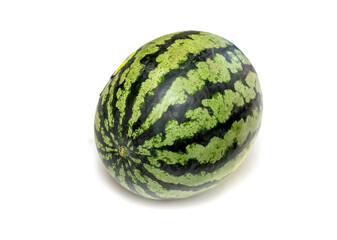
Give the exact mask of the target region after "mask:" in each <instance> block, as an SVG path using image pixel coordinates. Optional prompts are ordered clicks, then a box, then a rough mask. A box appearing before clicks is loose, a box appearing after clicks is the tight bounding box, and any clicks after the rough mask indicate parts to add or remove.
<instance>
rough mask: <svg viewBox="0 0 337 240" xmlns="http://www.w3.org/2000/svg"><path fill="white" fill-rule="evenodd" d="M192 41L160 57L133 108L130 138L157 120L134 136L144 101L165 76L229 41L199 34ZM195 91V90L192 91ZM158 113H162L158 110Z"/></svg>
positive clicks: (174, 46)
mask: <svg viewBox="0 0 337 240" xmlns="http://www.w3.org/2000/svg"><path fill="white" fill-rule="evenodd" d="M190 37H191V38H192V39H178V40H176V41H175V43H174V44H172V45H171V46H170V47H168V49H167V51H166V52H164V53H163V54H161V55H159V56H158V57H157V59H156V61H157V62H158V66H157V67H156V68H155V69H154V70H153V71H151V72H150V73H149V76H148V79H147V80H145V81H144V82H143V84H142V85H141V87H140V89H139V91H138V95H137V97H136V100H135V103H134V105H133V108H132V113H133V114H132V117H131V119H130V121H129V124H128V136H129V137H131V136H132V137H136V136H138V135H139V134H140V133H141V132H142V131H144V129H146V128H147V127H148V126H149V125H151V122H153V121H154V120H155V118H156V117H155V118H153V117H152V119H153V120H149V122H148V123H146V124H145V125H144V126H143V127H142V129H141V130H138V131H137V132H136V133H135V134H132V126H133V124H134V123H135V122H136V121H137V120H138V118H139V117H140V115H141V107H142V105H143V104H144V99H145V96H146V95H147V94H152V90H153V89H155V88H156V87H157V86H158V84H159V83H160V82H161V81H162V80H163V79H164V75H165V74H166V73H168V72H169V71H171V70H173V69H177V68H178V67H179V64H181V63H183V62H185V61H186V60H187V56H188V54H191V53H192V54H198V53H200V52H201V51H202V50H205V49H207V48H220V47H226V46H227V43H228V42H227V41H225V40H224V39H223V38H220V37H218V36H215V35H209V34H204V33H201V34H197V35H190ZM192 91H193V90H192ZM172 101H176V102H179V101H183V99H179V98H178V97H177V99H172ZM158 111H161V112H162V110H160V109H159V108H158Z"/></svg>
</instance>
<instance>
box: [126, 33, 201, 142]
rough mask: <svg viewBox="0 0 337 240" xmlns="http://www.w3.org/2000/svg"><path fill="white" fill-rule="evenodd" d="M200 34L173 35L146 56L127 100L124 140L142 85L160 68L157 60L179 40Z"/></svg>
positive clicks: (141, 61) (142, 60)
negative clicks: (152, 72)
mask: <svg viewBox="0 0 337 240" xmlns="http://www.w3.org/2000/svg"><path fill="white" fill-rule="evenodd" d="M199 33H200V32H197V31H188V32H181V33H178V34H175V35H173V36H172V37H171V38H170V39H168V40H166V41H165V43H164V44H160V45H157V47H159V50H158V51H157V52H155V53H152V54H147V55H146V56H144V57H143V58H142V59H141V60H140V63H141V64H143V65H144V67H143V69H142V70H141V71H140V72H141V74H140V75H139V76H138V78H137V80H136V82H135V83H133V84H132V86H131V92H130V94H129V95H128V97H127V99H126V109H125V117H124V119H123V122H122V129H123V138H124V139H127V129H128V122H129V120H130V118H131V116H132V106H133V104H134V102H135V99H136V97H137V95H138V91H139V89H140V86H141V85H142V83H143V82H144V81H145V80H147V79H148V76H149V73H150V72H151V71H152V70H154V69H155V68H156V67H157V66H158V62H157V61H156V58H157V57H158V56H159V55H161V54H163V53H164V52H166V51H167V49H168V47H170V46H171V45H172V44H174V43H175V41H177V40H178V39H190V35H192V34H199Z"/></svg>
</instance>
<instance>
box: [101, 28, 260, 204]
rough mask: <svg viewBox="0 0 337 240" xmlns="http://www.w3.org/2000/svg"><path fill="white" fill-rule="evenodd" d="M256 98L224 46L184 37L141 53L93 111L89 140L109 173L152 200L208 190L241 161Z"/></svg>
mask: <svg viewBox="0 0 337 240" xmlns="http://www.w3.org/2000/svg"><path fill="white" fill-rule="evenodd" d="M261 115H262V94H261V89H260V85H259V81H258V77H257V75H256V72H255V70H254V68H253V66H252V65H251V63H250V62H249V60H248V59H247V58H246V57H245V55H244V54H243V53H242V52H241V51H240V50H239V49H238V48H237V47H235V46H234V45H233V44H232V43H230V42H228V41H227V40H225V39H223V38H221V37H219V36H216V35H213V34H209V33H204V32H196V31H186V32H179V33H173V34H169V35H165V36H163V37H160V38H158V39H156V40H154V41H152V42H150V43H148V44H146V45H144V46H143V47H141V48H140V49H139V50H138V51H137V52H136V53H135V54H134V55H133V56H132V57H131V58H130V59H129V60H128V61H127V62H126V63H124V65H123V66H122V67H121V68H120V69H119V71H117V72H116V73H115V74H114V75H113V76H112V77H111V79H110V81H109V82H108V84H107V85H106V87H105V88H104V90H103V92H102V93H101V95H100V99H99V102H98V105H97V111H96V116H95V140H96V146H97V149H98V153H99V155H100V157H101V159H102V160H103V162H104V164H105V166H106V167H107V169H108V171H109V173H110V174H111V175H112V176H113V177H114V178H115V179H116V180H117V181H118V182H119V183H120V184H121V185H123V186H124V187H125V188H127V189H128V190H130V191H132V192H134V193H136V194H139V195H141V196H144V197H147V198H152V199H176V198H185V197H189V196H192V195H195V194H198V193H200V192H202V191H205V190H207V189H210V188H212V187H213V186H215V185H216V184H217V183H219V182H221V181H222V180H224V179H225V178H227V177H228V176H229V175H230V174H231V173H232V172H233V171H234V170H235V169H236V168H237V167H238V166H239V165H240V163H241V162H242V161H243V159H244V158H245V156H246V154H247V153H248V151H249V148H250V146H251V145H252V144H253V142H254V139H255V137H256V135H257V133H258V130H259V127H260V123H261Z"/></svg>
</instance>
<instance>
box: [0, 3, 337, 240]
mask: <svg viewBox="0 0 337 240" xmlns="http://www.w3.org/2000/svg"><path fill="white" fill-rule="evenodd" d="M333 3H334V1H327V0H321V1H296V0H291V1H286V0H284V1H213V0H207V1H183V0H180V1H174V0H171V1H145V0H143V1H130V0H129V1H71V0H67V1H61V0H59V1H36V0H31V1H1V3H0V114H1V118H0V148H1V149H0V239H3V240H7V239H337V230H336V227H337V207H336V203H337V196H336V192H337V187H336V183H337V174H336V171H337V163H336V162H337V157H336V134H337V129H336V124H337V123H336V120H337V119H336V114H335V112H336V108H337V106H336V103H337V94H336V87H337V84H336V81H337V77H336V74H337V65H336V63H337V58H336V54H337V47H336V44H337V38H336V35H335V33H336V23H337V17H336V6H334V5H333ZM181 30H201V31H207V32H211V33H215V34H217V35H220V36H223V37H225V38H227V39H228V40H230V41H232V42H233V43H234V44H236V45H237V46H238V47H239V48H240V49H241V50H242V51H243V52H244V53H245V54H246V55H247V56H248V58H249V59H250V60H251V62H252V63H253V65H254V67H255V69H256V71H257V73H258V75H259V78H260V82H261V85H262V90H263V94H264V115H263V122H262V127H261V130H260V134H259V137H258V139H257V142H256V144H255V145H254V147H253V148H252V150H251V152H250V154H249V155H248V158H247V160H246V161H245V162H244V163H243V165H242V166H241V167H240V168H239V169H238V171H237V172H236V173H234V174H233V175H232V176H231V177H230V179H228V180H227V181H226V182H225V183H223V184H220V185H219V186H217V187H216V188H214V189H213V190H211V191H208V192H206V193H204V194H201V195H199V196H196V197H193V198H190V199H185V200H177V201H164V202H163V201H152V200H146V199H142V198H140V197H138V196H136V195H133V194H132V193H129V192H127V191H126V190H124V189H123V188H122V187H120V186H119V185H117V183H115V181H114V180H113V179H112V178H111V177H110V176H109V174H108V172H107V171H106V170H105V167H104V166H103V164H102V163H101V162H100V160H99V158H98V154H97V152H96V148H95V145H94V137H93V122H94V114H95V107H96V104H97V101H98V98H99V94H100V92H101V90H102V89H103V87H104V86H105V84H106V83H107V81H108V79H109V77H110V76H111V74H112V73H113V72H114V70H115V69H116V68H117V67H118V66H119V65H120V63H121V62H122V61H123V60H124V59H125V58H126V57H127V56H128V55H129V54H130V53H131V52H133V51H134V50H136V49H137V48H139V47H140V46H141V45H143V44H145V43H146V42H148V41H150V40H152V39H154V38H157V37H159V36H162V35H164V34H167V33H171V32H176V31H181Z"/></svg>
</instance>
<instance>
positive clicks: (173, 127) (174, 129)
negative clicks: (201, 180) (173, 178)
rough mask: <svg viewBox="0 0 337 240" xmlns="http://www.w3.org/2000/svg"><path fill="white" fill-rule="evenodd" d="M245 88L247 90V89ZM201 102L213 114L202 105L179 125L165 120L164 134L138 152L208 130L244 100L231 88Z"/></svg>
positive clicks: (252, 86)
mask: <svg viewBox="0 0 337 240" xmlns="http://www.w3.org/2000/svg"><path fill="white" fill-rule="evenodd" d="M252 74H253V73H252ZM252 74H248V76H247V78H248V79H250V78H251V76H256V74H253V75H252ZM248 81H249V82H250V83H252V84H251V85H250V87H251V88H249V89H248V90H249V91H253V92H254V90H253V88H254V84H253V83H255V82H252V81H250V80H248ZM244 87H246V86H244ZM245 90H246V91H248V90H247V89H245ZM243 94H244V92H243ZM254 97H255V96H254ZM250 100H251V98H248V97H247V102H249V101H250ZM201 104H202V105H203V106H204V107H209V108H211V109H212V113H213V114H212V115H211V114H210V113H209V111H208V110H207V109H206V108H202V107H199V108H196V109H192V110H188V111H187V112H186V114H185V116H186V118H188V119H189V121H186V122H184V123H182V124H180V125H179V124H178V121H177V120H171V121H169V122H167V123H166V126H165V136H164V135H162V134H158V135H156V136H154V137H152V138H151V139H149V140H147V141H145V142H144V144H143V145H142V146H139V147H138V149H137V150H138V153H139V154H144V155H150V154H149V151H148V150H149V149H151V148H153V147H154V148H161V147H163V146H170V145H172V144H173V143H174V142H175V141H176V140H178V139H187V138H191V137H193V136H194V135H195V133H197V132H198V131H200V130H210V129H212V128H214V127H215V126H216V125H217V124H218V123H224V122H226V121H227V119H228V118H229V116H230V114H231V112H232V110H233V108H234V106H239V107H240V106H243V104H244V100H243V97H242V94H241V93H240V92H233V91H232V90H229V89H227V90H225V91H224V94H220V93H216V94H214V95H213V96H212V98H211V99H203V100H202V101H201ZM174 154H179V153H174ZM187 160H188V159H185V161H187Z"/></svg>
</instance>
